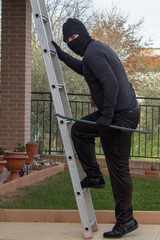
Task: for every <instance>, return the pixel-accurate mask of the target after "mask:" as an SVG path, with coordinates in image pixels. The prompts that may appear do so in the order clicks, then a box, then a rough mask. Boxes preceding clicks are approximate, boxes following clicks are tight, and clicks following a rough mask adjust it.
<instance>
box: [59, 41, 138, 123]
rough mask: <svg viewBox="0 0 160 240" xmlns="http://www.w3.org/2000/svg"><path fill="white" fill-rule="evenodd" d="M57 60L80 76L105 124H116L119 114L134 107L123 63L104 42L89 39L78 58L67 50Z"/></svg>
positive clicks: (131, 89)
mask: <svg viewBox="0 0 160 240" xmlns="http://www.w3.org/2000/svg"><path fill="white" fill-rule="evenodd" d="M61 60H62V61H64V63H65V64H66V65H67V66H68V67H70V68H71V69H73V70H74V71H75V72H77V73H78V74H81V75H83V76H84V78H85V80H86V82H87V83H88V86H89V89H90V92H91V96H92V99H93V101H94V103H95V105H96V106H97V108H98V110H99V111H100V112H101V113H102V115H104V116H105V117H106V121H107V123H108V124H109V125H110V124H111V123H114V124H116V123H118V122H119V120H120V117H121V115H122V114H124V113H126V112H127V111H132V110H134V109H136V108H137V107H138V103H137V100H136V96H135V91H134V89H133V87H132V85H131V83H130V82H129V81H128V78H127V75H126V73H125V70H124V68H123V65H122V63H121V61H120V60H119V58H118V56H117V55H116V54H115V52H114V51H113V50H112V49H111V48H110V47H109V46H108V45H106V44H104V43H101V42H99V41H95V40H92V41H90V43H89V44H88V46H87V48H86V51H85V53H84V58H83V60H82V61H81V60H78V59H76V58H74V57H72V56H70V55H69V54H67V53H64V54H63V58H62V59H61Z"/></svg>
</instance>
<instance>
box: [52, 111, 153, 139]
mask: <svg viewBox="0 0 160 240" xmlns="http://www.w3.org/2000/svg"><path fill="white" fill-rule="evenodd" d="M55 116H57V117H60V118H63V119H67V120H72V121H76V122H83V123H88V124H94V125H96V122H92V121H88V120H84V119H77V118H71V117H65V116H62V115H60V114H58V113H57V114H55V115H54V116H53V117H55ZM110 128H114V129H119V130H125V131H130V132H138V133H144V134H151V133H153V132H152V131H141V130H137V129H132V128H126V127H120V126H115V125H110Z"/></svg>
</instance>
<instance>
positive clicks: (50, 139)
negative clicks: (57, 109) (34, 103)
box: [49, 93, 52, 154]
mask: <svg viewBox="0 0 160 240" xmlns="http://www.w3.org/2000/svg"><path fill="white" fill-rule="evenodd" d="M51 143H52V94H51V93H50V114H49V154H51Z"/></svg>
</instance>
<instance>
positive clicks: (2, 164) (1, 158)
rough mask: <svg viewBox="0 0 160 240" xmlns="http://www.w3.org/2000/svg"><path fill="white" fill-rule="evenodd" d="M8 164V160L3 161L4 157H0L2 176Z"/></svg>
mask: <svg viewBox="0 0 160 240" xmlns="http://www.w3.org/2000/svg"><path fill="white" fill-rule="evenodd" d="M6 164H7V161H6V160H3V155H0V174H1V173H2V171H3V168H4V166H5V165H6Z"/></svg>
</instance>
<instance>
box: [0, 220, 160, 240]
mask: <svg viewBox="0 0 160 240" xmlns="http://www.w3.org/2000/svg"><path fill="white" fill-rule="evenodd" d="M112 226H113V224H98V227H99V231H97V232H95V233H94V234H93V238H92V239H93V240H100V239H103V237H102V236H103V232H105V231H109V230H110V229H111V228H112ZM80 239H84V236H83V232H82V227H81V224H80V223H30V222H29V223H24V222H21V223H16V222H0V240H80ZM121 239H125V240H160V225H141V224H140V225H139V228H138V229H137V230H135V231H133V232H132V233H128V234H127V235H125V237H123V238H121Z"/></svg>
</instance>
